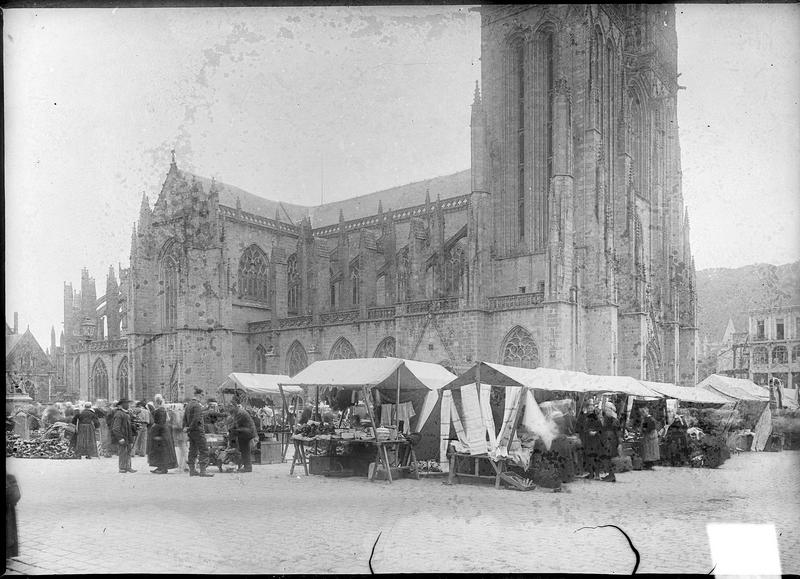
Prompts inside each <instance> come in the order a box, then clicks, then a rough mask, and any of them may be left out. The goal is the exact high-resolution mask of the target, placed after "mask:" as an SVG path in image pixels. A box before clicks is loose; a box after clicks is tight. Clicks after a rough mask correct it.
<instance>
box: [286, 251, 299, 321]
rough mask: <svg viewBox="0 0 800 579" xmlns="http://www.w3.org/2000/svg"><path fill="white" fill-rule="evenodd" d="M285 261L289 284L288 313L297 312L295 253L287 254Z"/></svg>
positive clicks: (297, 287)
mask: <svg viewBox="0 0 800 579" xmlns="http://www.w3.org/2000/svg"><path fill="white" fill-rule="evenodd" d="M286 263H287V283H288V286H289V296H288V308H289V313H290V314H297V312H298V310H299V308H300V272H299V270H298V269H297V254H296V253H293V254H292V255H290V256H289V260H288V261H287V262H286Z"/></svg>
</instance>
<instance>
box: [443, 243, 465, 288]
mask: <svg viewBox="0 0 800 579" xmlns="http://www.w3.org/2000/svg"><path fill="white" fill-rule="evenodd" d="M444 267H445V291H446V292H447V295H448V296H457V297H458V296H462V295H463V294H464V289H465V286H466V283H465V282H466V279H465V278H466V267H467V263H466V252H465V249H464V244H463V243H462V242H461V241H459V242H458V243H456V244H454V245H453V246H452V247H451V248H450V249H449V250H448V251H447V255H446V256H445V263H444Z"/></svg>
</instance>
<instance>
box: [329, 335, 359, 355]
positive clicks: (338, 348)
mask: <svg viewBox="0 0 800 579" xmlns="http://www.w3.org/2000/svg"><path fill="white" fill-rule="evenodd" d="M355 357H356V349H355V348H353V344H351V343H350V342H348V341H347V338H339V339H338V340H336V343H335V344H334V345H333V348H331V353H330V355H329V356H328V359H329V360H346V359H350V358H355Z"/></svg>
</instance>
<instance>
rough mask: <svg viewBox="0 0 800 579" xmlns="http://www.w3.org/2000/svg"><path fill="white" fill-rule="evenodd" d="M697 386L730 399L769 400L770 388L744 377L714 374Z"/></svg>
mask: <svg viewBox="0 0 800 579" xmlns="http://www.w3.org/2000/svg"><path fill="white" fill-rule="evenodd" d="M697 388H702V389H704V390H708V391H711V392H714V393H715V394H719V395H721V396H723V397H725V398H726V399H727V400H728V401H735V400H760V401H762V402H769V390H767V389H766V388H762V387H761V386H758V385H757V384H756V383H755V382H753V381H752V380H745V379H743V378H731V377H730V376H720V375H719V374H712V375H711V376H709V377H708V378H706V379H705V380H703V381H702V382H700V384H698V385H697Z"/></svg>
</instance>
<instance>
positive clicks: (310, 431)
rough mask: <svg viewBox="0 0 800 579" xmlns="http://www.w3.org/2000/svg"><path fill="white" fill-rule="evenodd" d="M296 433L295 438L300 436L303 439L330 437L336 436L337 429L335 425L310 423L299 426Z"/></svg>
mask: <svg viewBox="0 0 800 579" xmlns="http://www.w3.org/2000/svg"><path fill="white" fill-rule="evenodd" d="M294 433H295V436H299V437H301V438H315V437H317V436H320V435H323V436H324V435H327V436H330V435H331V434H335V433H336V428H335V427H334V426H333V424H324V423H323V424H319V423H317V422H309V423H308V424H303V425H301V426H298V427H297V429H295V431H294Z"/></svg>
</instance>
